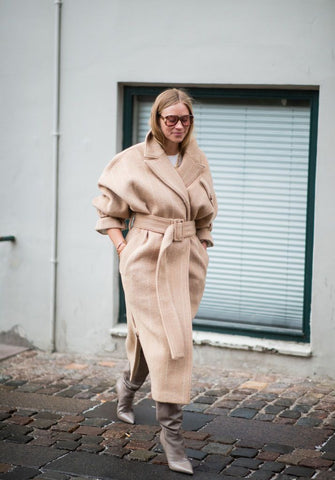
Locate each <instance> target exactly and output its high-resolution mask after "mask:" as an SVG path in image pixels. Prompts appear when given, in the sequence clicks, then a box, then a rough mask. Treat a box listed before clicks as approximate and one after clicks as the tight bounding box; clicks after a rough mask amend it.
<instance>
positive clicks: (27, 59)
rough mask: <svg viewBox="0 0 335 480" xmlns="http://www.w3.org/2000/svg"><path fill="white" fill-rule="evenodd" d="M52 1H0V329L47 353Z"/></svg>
mask: <svg viewBox="0 0 335 480" xmlns="http://www.w3.org/2000/svg"><path fill="white" fill-rule="evenodd" d="M53 10H54V9H53V5H52V2H45V0H39V1H34V2H24V1H3V0H1V2H0V38H1V40H0V45H1V74H0V75H1V106H0V111H1V113H0V115H1V129H0V130H1V140H0V151H1V158H0V162H1V163H0V205H1V207H0V208H1V214H0V215H1V220H0V235H9V234H11V235H15V236H16V238H17V242H16V244H15V245H13V244H10V243H2V242H1V243H0V330H4V331H6V330H10V329H11V328H13V327H14V326H15V325H18V326H20V328H19V331H20V332H21V334H22V335H26V336H27V337H28V338H29V339H30V340H32V341H33V342H34V343H35V344H36V345H38V346H40V347H42V348H50V347H51V343H50V342H51V328H52V327H51V325H50V321H49V318H50V314H49V308H50V272H51V266H50V255H51V246H50V232H51V222H50V216H51V198H50V190H51V185H52V183H51V170H52V167H51V158H52V135H51V134H52V105H53V104H52V89H53V78H52V74H53V23H54V22H53V14H54V11H53Z"/></svg>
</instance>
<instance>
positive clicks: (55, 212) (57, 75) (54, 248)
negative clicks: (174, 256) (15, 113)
mask: <svg viewBox="0 0 335 480" xmlns="http://www.w3.org/2000/svg"><path fill="white" fill-rule="evenodd" d="M62 3H63V0H55V27H54V28H55V30H54V35H55V40H54V42H55V57H54V105H53V115H54V119H53V132H52V136H53V155H52V165H53V177H52V178H53V197H52V202H53V203H52V225H51V228H52V247H51V270H52V271H51V300H50V317H51V326H52V333H51V335H52V337H51V342H52V351H53V352H55V351H56V349H57V345H56V333H57V317H56V309H57V263H58V259H57V254H58V182H59V173H58V172H59V137H60V132H59V110H60V109H59V100H60V46H61V8H62Z"/></svg>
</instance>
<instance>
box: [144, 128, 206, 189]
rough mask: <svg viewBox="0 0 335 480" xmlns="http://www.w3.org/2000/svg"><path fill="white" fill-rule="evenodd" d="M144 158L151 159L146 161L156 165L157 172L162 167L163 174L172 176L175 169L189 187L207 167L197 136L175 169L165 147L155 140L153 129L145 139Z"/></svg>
mask: <svg viewBox="0 0 335 480" xmlns="http://www.w3.org/2000/svg"><path fill="white" fill-rule="evenodd" d="M144 158H145V160H150V162H146V163H147V165H148V166H149V167H150V168H152V167H154V169H155V171H156V172H158V170H161V169H162V174H164V173H170V176H171V172H172V170H173V171H174V172H175V173H177V174H178V177H180V178H181V179H182V181H183V184H184V186H185V187H189V186H190V185H191V183H193V182H194V180H195V179H196V178H197V177H198V176H199V175H201V173H202V172H203V171H204V169H205V165H204V164H203V163H202V161H201V150H200V148H199V147H198V144H197V141H196V140H195V138H192V139H191V141H190V143H189V145H188V147H187V149H186V152H185V154H184V157H183V161H182V164H181V166H180V167H179V168H178V169H175V168H173V167H172V165H171V163H170V161H169V159H168V158H167V155H166V153H165V151H164V150H163V148H162V147H161V146H160V145H159V143H158V142H157V141H156V140H155V138H154V136H153V134H152V131H151V130H150V131H149V133H148V134H147V136H146V139H145V151H144ZM171 167H172V170H171ZM163 170H164V172H163ZM167 170H168V171H167ZM178 183H179V182H178Z"/></svg>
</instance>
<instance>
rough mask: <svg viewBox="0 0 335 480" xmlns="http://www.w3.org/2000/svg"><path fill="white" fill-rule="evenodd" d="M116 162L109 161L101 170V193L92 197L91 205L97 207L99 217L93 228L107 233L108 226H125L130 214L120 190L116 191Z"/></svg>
mask: <svg viewBox="0 0 335 480" xmlns="http://www.w3.org/2000/svg"><path fill="white" fill-rule="evenodd" d="M117 163H118V162H111V164H109V165H108V166H107V167H106V168H105V170H104V171H103V173H102V175H101V177H100V178H99V182H98V187H99V189H100V191H101V194H100V195H99V196H98V197H96V198H94V200H93V205H94V207H95V208H96V209H97V212H98V215H99V219H98V221H97V223H96V226H95V229H96V230H97V231H98V232H99V233H102V234H103V235H106V234H107V230H108V229H109V228H121V230H123V229H125V228H126V224H125V220H126V219H128V218H129V217H130V215H131V211H130V208H129V205H128V203H127V202H126V201H125V200H124V199H123V198H122V195H120V192H117V191H116V190H118V188H116V186H117V185H119V186H120V182H118V181H117V179H118V177H119V175H118V174H117V172H116V171H115V170H116V169H117Z"/></svg>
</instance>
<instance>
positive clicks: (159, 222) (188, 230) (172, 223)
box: [131, 213, 196, 242]
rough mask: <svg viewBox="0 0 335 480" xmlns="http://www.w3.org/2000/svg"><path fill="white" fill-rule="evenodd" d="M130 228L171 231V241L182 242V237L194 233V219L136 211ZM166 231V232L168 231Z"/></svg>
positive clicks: (164, 233)
mask: <svg viewBox="0 0 335 480" xmlns="http://www.w3.org/2000/svg"><path fill="white" fill-rule="evenodd" d="M131 228H140V229H143V230H150V231H151V232H156V233H161V234H163V235H166V234H167V230H169V232H170V231H172V233H173V241H174V242H182V241H183V240H184V238H188V237H192V236H193V235H195V233H196V228H195V222H194V220H190V221H187V220H184V219H182V218H164V217H158V216H157V215H146V214H143V213H136V215H135V217H134V219H133V221H132V222H131ZM169 232H168V233H169Z"/></svg>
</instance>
